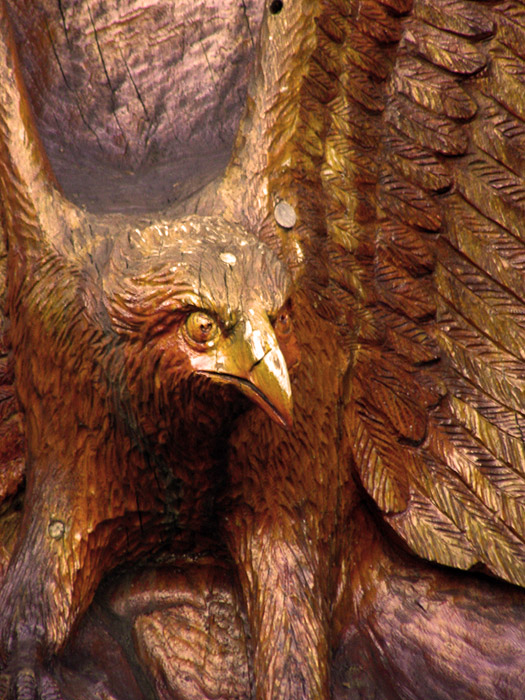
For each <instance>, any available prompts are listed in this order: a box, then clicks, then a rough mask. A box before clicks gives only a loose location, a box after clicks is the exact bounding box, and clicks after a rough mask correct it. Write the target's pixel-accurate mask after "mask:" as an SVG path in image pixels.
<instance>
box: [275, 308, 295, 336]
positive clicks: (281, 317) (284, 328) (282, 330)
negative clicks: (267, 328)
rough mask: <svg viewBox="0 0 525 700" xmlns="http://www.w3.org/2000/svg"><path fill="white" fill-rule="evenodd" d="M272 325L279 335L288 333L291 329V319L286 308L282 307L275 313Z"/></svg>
mask: <svg viewBox="0 0 525 700" xmlns="http://www.w3.org/2000/svg"><path fill="white" fill-rule="evenodd" d="M273 327H274V328H275V332H276V333H277V335H279V336H287V335H290V333H291V331H292V319H291V317H290V314H289V312H288V310H286V309H282V310H281V311H280V312H279V313H278V314H277V317H276V318H275V320H274V321H273Z"/></svg>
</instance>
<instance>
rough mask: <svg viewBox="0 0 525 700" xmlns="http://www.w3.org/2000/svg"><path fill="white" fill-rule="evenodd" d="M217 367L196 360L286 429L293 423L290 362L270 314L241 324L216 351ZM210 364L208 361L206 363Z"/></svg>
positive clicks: (203, 372)
mask: <svg viewBox="0 0 525 700" xmlns="http://www.w3.org/2000/svg"><path fill="white" fill-rule="evenodd" d="M209 359H210V360H211V359H213V366H211V365H210V364H208V366H205V362H203V361H202V360H201V361H200V362H198V365H197V363H196V369H197V371H198V372H200V373H201V374H207V375H209V376H212V377H213V379H214V380H215V381H218V382H224V383H228V384H233V385H234V386H236V387H237V388H238V389H239V390H240V391H242V392H243V394H245V396H247V397H248V398H249V399H250V400H251V401H253V402H254V403H256V404H257V405H258V406H260V407H261V408H262V409H263V411H265V412H266V413H267V414H268V415H269V416H270V418H272V420H274V421H275V422H276V423H278V424H279V425H281V426H282V427H284V428H291V427H292V425H293V400H292V387H291V384H290V377H289V376H288V368H287V367H286V361H285V359H284V356H283V354H282V352H281V349H280V347H279V344H278V342H277V338H276V336H275V333H274V330H273V328H272V326H271V324H270V322H269V320H268V318H267V317H266V315H265V314H264V315H262V314H258V315H257V318H255V319H250V320H249V321H246V323H245V324H239V328H238V329H236V330H235V331H234V333H233V337H232V338H231V339H230V340H229V342H227V343H226V344H225V347H224V348H222V349H221V348H217V349H216V352H215V353H214V354H213V358H211V357H210V358H209ZM206 364H207V363H206Z"/></svg>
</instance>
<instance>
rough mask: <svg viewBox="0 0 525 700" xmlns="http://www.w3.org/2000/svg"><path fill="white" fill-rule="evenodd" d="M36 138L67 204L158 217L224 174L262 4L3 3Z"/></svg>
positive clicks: (207, 0) (153, 0)
mask: <svg viewBox="0 0 525 700" xmlns="http://www.w3.org/2000/svg"><path fill="white" fill-rule="evenodd" d="M8 6H9V10H10V13H11V17H12V20H13V25H14V28H15V35H16V41H17V44H18V46H19V51H20V54H21V59H22V63H23V70H24V78H25V81H26V85H27V87H28V90H29V94H30V98H31V101H32V104H33V107H34V110H35V114H36V118H37V123H38V127H39V130H40V133H41V136H42V139H43V141H44V145H45V147H46V150H47V152H48V154H49V156H50V159H51V162H52V164H53V167H54V169H55V171H56V174H57V177H58V179H59V182H60V184H61V185H62V187H63V189H64V192H65V194H66V195H67V196H68V197H70V198H71V199H72V200H73V201H75V202H77V203H79V204H84V205H86V206H87V207H88V208H89V209H92V210H99V211H122V210H123V209H124V208H129V209H133V210H139V211H140V210H152V209H159V208H163V207H165V206H167V205H170V204H176V203H177V202H180V201H181V200H183V199H185V198H186V197H187V196H189V195H191V194H193V193H195V192H198V191H199V190H200V189H201V188H202V187H204V186H205V185H207V184H208V183H210V182H211V181H212V180H214V178H216V177H217V176H218V175H220V174H221V172H222V171H223V169H224V167H225V165H226V163H227V161H228V158H229V155H230V152H231V148H232V145H233V139H234V135H235V131H236V129H237V125H238V123H239V119H240V116H241V114H242V110H243V106H244V101H245V97H246V86H247V80H248V75H249V71H250V66H251V62H252V58H253V52H254V43H255V39H256V36H257V33H258V30H259V25H260V22H261V18H262V9H263V2H262V0H241V1H239V0H220V1H219V0H176V2H174V1H173V0H89V1H88V0H39V2H38V3H35V2H34V0H8Z"/></svg>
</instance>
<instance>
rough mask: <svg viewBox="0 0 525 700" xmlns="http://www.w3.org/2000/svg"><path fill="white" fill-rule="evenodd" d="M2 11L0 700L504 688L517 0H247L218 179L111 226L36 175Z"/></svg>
mask: <svg viewBox="0 0 525 700" xmlns="http://www.w3.org/2000/svg"><path fill="white" fill-rule="evenodd" d="M15 5H16V3H13V4H12V5H11V4H8V5H7V7H4V6H3V5H2V10H1V29H2V42H1V45H2V49H1V51H2V58H1V60H0V70H1V71H2V72H1V81H0V129H1V149H2V150H1V159H0V160H1V168H2V169H1V185H2V202H3V206H2V216H3V219H2V221H3V228H4V230H5V235H6V241H7V259H6V299H7V303H6V309H7V318H6V321H5V326H6V334H5V338H6V340H5V341H4V346H5V350H6V352H7V351H8V350H9V351H10V353H11V355H12V358H13V359H12V363H13V366H14V373H13V374H12V373H11V369H10V361H9V360H6V361H5V362H4V365H3V367H4V369H3V370H2V380H3V383H4V397H5V398H4V400H3V402H2V403H3V406H4V410H3V413H2V416H1V417H2V420H3V422H2V428H1V429H2V435H3V444H4V445H5V446H3V447H2V459H3V466H2V469H3V477H2V487H3V497H4V506H3V513H2V515H1V517H2V523H3V534H2V543H1V544H2V547H3V550H2V551H3V558H4V561H5V562H6V571H5V572H4V575H3V584H2V589H1V592H0V629H1V635H2V636H1V653H2V660H3V664H4V675H3V677H2V684H1V686H0V698H11V697H15V698H20V699H21V700H22V699H25V698H33V697H42V698H49V699H51V698H53V700H54V699H55V698H59V697H63V698H65V699H66V700H67V698H69V697H71V698H75V699H76V698H80V697H82V698H97V697H112V698H115V700H120V698H126V699H127V700H135V698H136V699H137V700H139V699H142V698H155V697H158V698H181V697H184V698H193V697H208V698H211V697H227V698H232V699H233V698H250V697H256V698H258V699H262V698H267V699H269V698H272V699H273V700H275V699H278V698H282V699H283V700H284V699H285V698H286V699H288V698H290V699H294V700H299V699H303V698H312V699H313V698H316V699H317V698H329V697H334V698H338V699H339V698H341V699H342V698H345V699H347V700H349V699H354V698H385V699H386V698H388V699H395V698H406V697H410V698H420V699H421V700H427V699H428V698H430V697H432V698H458V697H459V698H471V697H477V698H486V699H487V700H488V699H489V698H494V697H504V698H512V699H514V698H515V699H516V700H517V699H518V698H520V697H521V696H522V685H523V670H522V669H523V658H524V655H525V607H524V605H523V604H524V602H525V594H524V593H523V590H522V587H523V586H525V531H524V525H523V523H524V521H525V519H524V517H523V510H524V508H525V501H524V497H525V472H524V466H523V465H524V464H525V459H524V456H525V448H524V443H523V434H524V430H525V419H524V415H523V405H524V400H523V368H524V365H523V360H524V358H525V355H524V352H525V351H524V347H525V342H524V341H525V323H524V321H523V317H524V299H525V286H524V276H523V260H524V237H523V217H524V212H523V197H524V194H525V188H524V186H523V180H522V177H523V167H524V164H523V157H522V155H521V154H522V146H523V141H524V134H525V131H524V126H523V119H524V118H525V97H524V95H525V91H524V90H523V85H524V83H523V62H524V61H525V52H524V49H523V47H524V46H525V9H524V7H523V6H522V4H521V3H520V2H517V0H516V1H515V0H493V1H492V0H489V1H483V2H482V1H481V0H414V2H412V0H360V1H359V2H358V1H357V0H319V2H312V0H296V1H294V2H293V3H292V2H290V1H288V2H287V0H284V1H283V2H281V1H279V2H277V1H276V0H272V2H268V3H267V6H266V7H265V9H264V16H263V18H262V22H261V29H260V34H259V40H258V48H257V56H256V60H255V61H254V67H253V73H252V76H251V79H250V83H249V86H248V94H247V97H246V111H245V113H244V116H243V118H242V120H241V123H240V126H239V129H238V133H237V137H236V141H235V145H234V148H233V153H232V156H231V159H230V160H229V163H228V165H227V167H226V169H225V171H224V172H223V174H222V175H221V177H220V179H219V181H218V183H216V184H215V185H213V186H211V187H210V188H208V189H206V190H205V192H204V193H203V194H202V195H201V196H198V197H197V198H195V197H190V198H189V199H187V200H184V199H183V200H182V201H181V202H178V203H177V205H176V206H175V207H172V208H171V209H168V208H167V209H166V211H165V212H163V213H160V214H159V213H156V214H155V215H148V216H146V215H143V216H139V215H137V214H135V215H134V216H133V217H130V215H129V214H124V213H117V214H111V215H110V214H105V215H102V214H100V213H98V214H96V213H93V212H90V213H87V212H85V211H83V210H82V209H81V208H79V207H78V206H76V205H73V204H72V203H71V202H70V201H68V200H67V199H66V198H65V197H63V196H62V195H61V194H60V193H59V189H58V186H57V184H56V182H55V180H54V178H53V175H52V171H51V166H49V164H48V162H47V158H46V156H45V153H44V148H43V147H42V146H41V143H40V140H39V137H38V135H37V131H36V127H35V121H34V118H33V115H32V112H31V108H30V105H29V101H28V98H27V97H26V92H25V87H24V85H23V80H22V73H21V70H22V69H21V68H20V67H19V66H18V63H17V60H18V59H17V58H16V50H15V46H14V41H13V40H12V38H11V37H10V33H9V28H8V25H9V20H8V14H9V12H8V10H9V11H10V12H11V14H12V16H13V17H15V18H16V22H17V27H18V32H19V37H20V36H22V35H23V32H24V31H25V32H27V36H29V35H31V31H30V29H29V28H30V26H31V22H30V20H23V19H20V17H21V16H23V11H20V8H18V9H17V8H15ZM256 5H257V3H254V5H253V6H252V5H249V4H248V5H247V4H245V3H243V9H239V12H244V13H245V15H246V13H247V12H248V9H250V11H253V12H254V14H256V13H255V11H254V10H253V7H254V6H256ZM210 6H211V5H210ZM65 7H66V4H65V3H59V9H58V10H57V9H56V8H55V12H58V13H59V15H60V14H61V22H62V24H63V31H64V36H65V38H64V42H66V43H68V44H70V43H71V37H69V36H66V35H67V32H68V23H67V21H66V14H65V10H64V8H65ZM22 10H23V6H22ZM98 10H100V11H99V12H95V13H93V12H92V11H91V8H90V9H89V12H88V13H87V15H86V16H87V17H88V19H89V21H90V22H91V23H92V25H93V29H95V27H96V22H97V21H100V18H101V17H102V18H103V17H104V12H109V10H107V9H106V10H104V8H103V7H102V5H100V6H98ZM46 12H47V13H48V14H47V15H46V16H47V17H49V18H52V16H53V14H52V12H51V10H50V9H49V7H48V6H47V4H46ZM246 16H247V15H246ZM86 21H87V20H86ZM115 21H116V20H115ZM24 22H26V24H24ZM44 24H45V23H44ZM253 26H254V25H253ZM24 27H25V29H24ZM53 31H54V30H52V28H49V25H48V33H49V34H50V36H51V38H52V37H53ZM57 31H58V30H57ZM61 31H62V30H61ZM95 36H96V35H95ZM51 45H52V47H53V49H54V50H55V51H56V57H57V61H58V63H59V65H60V70H61V71H63V70H64V62H63V58H64V57H63V56H62V55H61V54H60V52H58V51H57V49H56V42H55V43H53V41H52V42H51ZM96 46H97V49H98V51H99V55H100V57H101V58H102V56H103V54H104V51H103V50H102V49H101V44H100V41H99V39H98V38H97V40H96ZM50 50H51V49H50ZM104 50H105V49H104ZM39 51H40V49H39ZM113 51H114V54H113V59H112V60H114V61H116V62H117V63H118V60H117V59H116V58H115V57H116V56H117V49H116V48H114V49H113ZM120 53H121V57H122V60H123V61H124V54H123V52H122V47H120ZM37 55H39V56H43V55H44V53H43V50H42V51H41V53H40V54H39V53H38V52H37ZM61 59H62V62H60V61H61ZM22 60H23V59H22ZM207 60H208V59H207ZM103 65H104V71H105V77H106V79H107V83H108V85H110V87H111V95H112V102H111V104H110V112H111V115H112V116H113V117H114V119H115V123H116V124H117V125H118V124H119V122H118V110H117V109H116V101H115V100H116V97H115V93H116V88H114V86H113V84H112V83H111V76H110V73H109V71H108V65H109V66H111V65H113V64H110V63H106V62H105V61H103ZM50 70H51V69H50ZM56 70H57V69H56V68H55V71H56ZM65 75H66V74H65V73H64V76H65ZM129 76H130V77H129V80H130V81H131V82H132V83H133V86H134V87H135V88H136V92H137V95H141V101H142V106H143V107H144V112H145V113H146V114H149V111H148V109H147V107H146V104H147V102H145V101H144V99H145V98H144V97H143V96H142V95H143V91H142V89H141V86H140V85H137V84H136V83H135V80H134V79H133V78H132V73H131V71H129ZM26 77H27V69H26ZM28 84H29V83H28ZM29 95H30V97H32V98H33V102H34V97H33V96H32V93H31V90H30V89H29ZM35 111H36V113H37V116H38V109H37V108H36V107H35ZM40 119H41V121H42V122H43V125H44V127H45V124H44V122H45V119H44V117H43V116H42V115H40ZM120 126H121V125H120ZM51 131H52V130H51ZM51 131H50V132H49V133H51ZM121 131H122V132H123V130H122V128H121ZM44 133H45V128H44ZM48 135H49V134H48ZM128 145H129V144H128ZM272 251H273V252H272ZM290 281H291V286H290ZM292 319H293V324H292ZM285 362H286V363H287V365H288V368H289V369H290V379H291V384H290V383H289V379H288V372H287V370H286V367H285ZM13 386H14V387H15V388H13ZM14 391H16V395H17V401H18V403H15V399H14ZM243 394H244V396H243ZM292 396H293V406H294V408H293V425H292V424H291V410H292V409H291V405H292ZM246 397H248V398H249V399H252V403H256V404H258V407H255V408H252V409H249V408H248V407H249V403H248V402H247V401H246V400H245V398H246ZM261 408H262V409H264V410H260V409H261ZM18 411H21V413H18ZM283 425H284V426H286V425H288V428H289V429H288V430H285V429H284V428H283ZM20 426H21V427H20ZM24 443H25V447H24ZM23 470H25V473H26V480H27V487H26V492H25V496H24V510H23V516H22V518H21V521H20V522H19V519H18V518H17V515H16V508H17V507H19V506H18V504H19V496H17V489H18V486H19V482H20V479H21V474H22V471H23ZM15 540H16V544H15ZM145 553H148V554H149V555H150V559H149V561H148V563H147V565H146V566H145V568H142V567H144V561H142V564H141V567H138V566H137V564H136V563H135V562H136V561H137V560H138V559H139V558H140V557H143V555H144V554H145ZM8 559H9V565H8V566H7V560H8ZM122 562H128V564H129V567H130V568H128V569H126V570H125V571H124V572H122V571H121V572H120V573H116V574H113V575H112V576H110V577H109V578H106V580H105V582H104V584H103V586H102V588H101V589H99V593H98V595H97V598H96V600H95V603H94V605H93V606H92V607H91V609H90V611H89V612H88V613H87V615H84V613H85V612H86V610H87V609H88V606H89V605H90V603H91V602H92V600H93V597H94V595H95V591H96V589H97V587H98V586H99V584H100V582H101V581H102V578H103V577H104V575H105V574H109V573H110V572H111V570H112V569H114V567H115V566H116V565H117V564H120V563H122ZM459 570H462V571H459ZM190 608H191V612H190ZM212 609H213V610H215V611H216V612H214V613H213V614H212V612H211V610H212ZM217 611H220V612H217ZM221 615H222V617H221ZM214 616H216V617H214ZM216 618H217V619H219V618H220V619H221V620H222V622H221V625H219V624H218V623H217V624H216V622H215V621H216ZM97 621H98V622H97ZM100 621H103V622H104V625H105V627H104V632H101V631H100V629H99V628H98V627H97V624H98V623H100ZM219 628H221V629H219ZM107 630H112V632H111V635H110V636H112V641H109V638H108V636H107V635H108V633H107ZM221 630H223V631H222V632H221ZM224 630H226V632H225V633H224ZM105 635H106V636H105ZM93 640H94V641H93ZM100 640H102V642H101V641H100ZM115 640H116V641H115ZM130 640H131V642H130ZM225 640H227V643H226V641H225ZM119 645H120V646H119ZM131 648H132V649H131ZM119 649H120V651H119ZM203 649H204V651H203ZM123 650H124V651H123ZM102 658H105V659H107V658H118V659H119V663H118V668H119V669H120V673H121V675H120V680H119V678H117V676H118V673H116V672H115V671H114V669H112V668H109V666H111V664H108V663H106V664H104V663H102V661H101V659H102ZM79 659H81V660H82V663H80V662H79ZM97 664H98V668H99V672H100V673H101V674H102V675H101V676H97V678H102V677H103V678H104V681H103V683H102V684H103V685H104V683H105V686H104V690H103V691H101V690H100V686H97V681H94V680H93V677H94V676H96V674H94V672H93V671H89V669H93V668H95V667H97ZM104 666H105V667H104ZM102 667H104V668H102ZM101 668H102V670H100V669H101ZM90 673H91V675H90ZM93 674H94V676H93ZM104 674H105V675H104ZM122 679H126V680H125V681H124V680H122ZM196 679H197V680H196ZM97 688H98V689H97ZM104 693H105V694H104Z"/></svg>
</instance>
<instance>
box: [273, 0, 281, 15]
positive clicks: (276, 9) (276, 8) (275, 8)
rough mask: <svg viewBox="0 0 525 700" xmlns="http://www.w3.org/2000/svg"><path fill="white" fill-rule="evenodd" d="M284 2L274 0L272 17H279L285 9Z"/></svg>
mask: <svg viewBox="0 0 525 700" xmlns="http://www.w3.org/2000/svg"><path fill="white" fill-rule="evenodd" d="M283 4H284V3H283V0H272V1H271V3H270V13H271V14H272V15H278V14H279V12H280V11H281V10H282V9H283Z"/></svg>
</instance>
